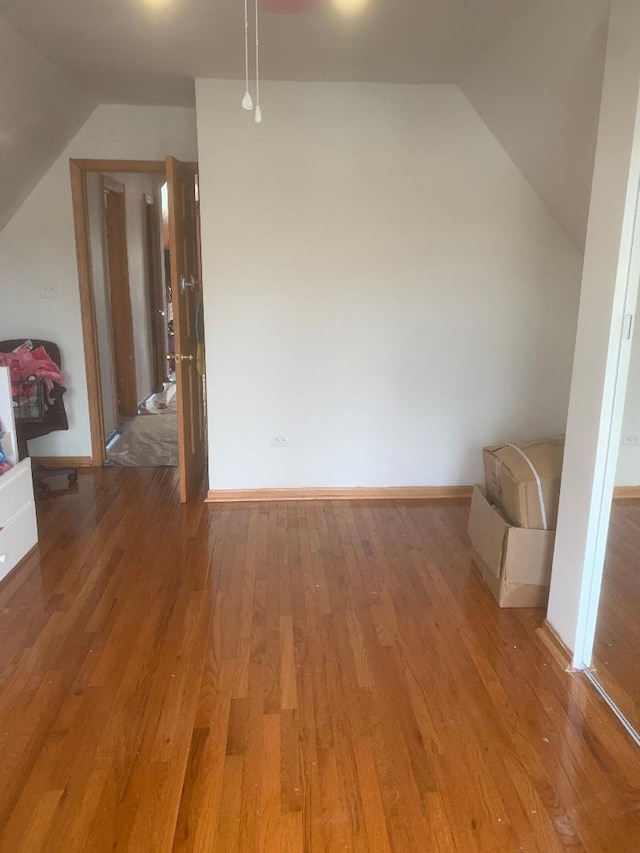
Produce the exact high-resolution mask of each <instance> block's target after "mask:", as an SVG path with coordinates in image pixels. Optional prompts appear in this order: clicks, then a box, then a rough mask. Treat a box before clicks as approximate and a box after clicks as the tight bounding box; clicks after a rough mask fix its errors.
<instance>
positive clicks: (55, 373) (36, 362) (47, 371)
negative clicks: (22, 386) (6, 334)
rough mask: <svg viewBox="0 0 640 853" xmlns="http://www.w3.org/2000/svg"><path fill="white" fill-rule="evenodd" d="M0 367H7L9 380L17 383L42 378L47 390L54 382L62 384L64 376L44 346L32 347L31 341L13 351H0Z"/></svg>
mask: <svg viewBox="0 0 640 853" xmlns="http://www.w3.org/2000/svg"><path fill="white" fill-rule="evenodd" d="M0 367H8V368H9V372H10V374H11V382H12V383H14V384H19V383H20V382H26V381H28V380H33V379H42V380H44V382H45V384H46V387H47V390H48V391H50V390H51V389H52V388H53V386H54V384H56V385H62V383H63V382H64V377H63V375H62V373H60V369H59V367H58V365H57V364H56V363H55V361H53V360H52V359H51V357H50V356H49V354H48V353H47V351H46V349H45V348H44V347H36V348H35V349H34V348H33V346H32V344H31V341H26V342H25V343H24V344H21V345H20V346H19V347H18V348H17V349H15V350H14V351H13V352H0Z"/></svg>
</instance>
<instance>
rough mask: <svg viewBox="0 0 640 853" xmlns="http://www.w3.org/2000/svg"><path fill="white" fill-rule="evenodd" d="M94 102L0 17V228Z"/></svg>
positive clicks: (67, 140) (86, 114) (76, 128)
mask: <svg viewBox="0 0 640 853" xmlns="http://www.w3.org/2000/svg"><path fill="white" fill-rule="evenodd" d="M95 106H96V99H95V98H94V97H93V96H91V95H89V94H88V93H87V92H85V91H84V90H83V89H82V88H80V86H78V84H77V83H76V82H74V81H73V80H72V79H71V78H70V77H69V76H68V75H67V74H65V73H64V72H63V71H60V69H59V68H57V67H56V66H55V65H53V64H52V63H51V62H49V60H47V59H45V58H44V57H43V56H42V55H41V54H40V53H39V52H38V51H37V50H36V49H35V48H34V47H32V45H31V44H29V42H27V41H25V40H24V39H23V38H22V36H20V35H19V34H18V33H17V32H16V31H15V30H14V29H13V28H12V27H11V26H10V25H9V24H8V23H7V22H6V21H5V20H4V19H3V18H2V17H0V188H1V189H0V230H2V228H3V227H4V226H5V225H6V223H7V222H8V221H9V219H10V217H11V216H12V215H13V213H14V212H15V210H16V209H17V208H18V207H19V205H20V204H21V202H22V201H23V200H24V199H25V198H26V196H27V195H28V194H29V192H30V191H31V190H32V189H33V188H34V187H35V185H36V184H37V182H38V181H39V179H40V178H41V177H42V175H43V174H44V173H45V172H46V170H47V169H48V167H49V166H50V165H51V163H52V162H53V161H54V160H55V158H56V157H57V156H58V155H59V154H60V151H61V150H62V149H63V148H64V146H65V145H66V144H67V143H68V142H69V141H70V140H71V139H72V137H73V136H74V134H75V133H76V131H77V130H78V129H79V127H80V126H81V125H82V124H83V122H84V121H85V119H86V118H87V116H88V115H89V114H90V113H91V111H92V110H93V109H94V107H95Z"/></svg>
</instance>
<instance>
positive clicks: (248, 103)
mask: <svg viewBox="0 0 640 853" xmlns="http://www.w3.org/2000/svg"><path fill="white" fill-rule="evenodd" d="M255 7H256V18H255V26H256V54H255V56H256V104H255V116H254V119H255V123H256V124H261V122H262V110H261V109H260V16H259V13H258V0H255ZM242 108H243V109H244V110H248V111H249V112H250V111H251V110H253V98H252V97H251V92H250V91H249V0H244V97H243V98H242Z"/></svg>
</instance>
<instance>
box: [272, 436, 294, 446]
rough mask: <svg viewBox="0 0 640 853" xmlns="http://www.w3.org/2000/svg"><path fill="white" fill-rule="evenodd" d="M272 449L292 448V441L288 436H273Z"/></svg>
mask: <svg viewBox="0 0 640 853" xmlns="http://www.w3.org/2000/svg"><path fill="white" fill-rule="evenodd" d="M271 447H291V441H290V439H289V436H288V435H272V436H271Z"/></svg>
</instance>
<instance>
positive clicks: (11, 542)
mask: <svg viewBox="0 0 640 853" xmlns="http://www.w3.org/2000/svg"><path fill="white" fill-rule="evenodd" d="M0 422H1V423H2V426H3V428H4V431H5V433H6V435H5V436H4V438H3V439H2V449H3V451H4V453H5V455H6V456H7V458H8V459H9V460H10V461H12V462H14V463H16V464H15V466H14V467H13V468H12V469H11V470H10V471H7V473H6V474H2V475H1V476H0V581H1V580H2V579H3V578H4V577H6V576H7V575H8V574H9V572H10V571H11V570H12V569H13V568H15V566H17V564H18V563H19V562H20V560H21V559H22V558H23V557H24V556H25V554H27V553H28V552H29V551H30V550H31V549H32V548H33V547H34V545H36V543H37V542H38V525H37V521H36V507H35V503H34V500H33V481H32V479H31V460H30V459H23V460H22V462H17V450H16V448H17V442H16V436H15V424H14V421H13V403H12V400H11V382H10V380H9V370H8V369H7V368H6V367H0Z"/></svg>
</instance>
